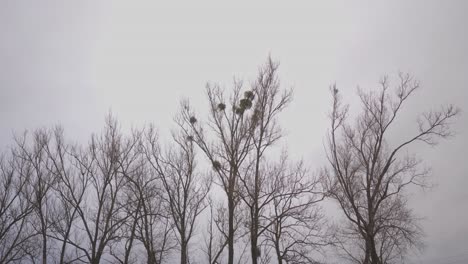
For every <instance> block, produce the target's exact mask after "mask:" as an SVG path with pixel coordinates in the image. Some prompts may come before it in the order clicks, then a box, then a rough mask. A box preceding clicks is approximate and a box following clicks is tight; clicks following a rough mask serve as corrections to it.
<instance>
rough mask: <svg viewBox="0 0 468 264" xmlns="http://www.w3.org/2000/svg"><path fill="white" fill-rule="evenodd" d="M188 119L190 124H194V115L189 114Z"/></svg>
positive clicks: (195, 120)
mask: <svg viewBox="0 0 468 264" xmlns="http://www.w3.org/2000/svg"><path fill="white" fill-rule="evenodd" d="M189 121H190V124H192V125H193V124H195V123H196V122H197V119H196V118H195V117H194V116H191V117H190V119H189Z"/></svg>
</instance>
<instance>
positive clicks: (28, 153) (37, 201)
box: [16, 129, 57, 264]
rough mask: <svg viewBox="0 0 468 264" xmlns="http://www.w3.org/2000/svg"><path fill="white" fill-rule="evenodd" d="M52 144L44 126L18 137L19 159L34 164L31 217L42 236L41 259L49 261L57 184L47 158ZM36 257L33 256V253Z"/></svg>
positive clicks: (30, 182)
mask: <svg viewBox="0 0 468 264" xmlns="http://www.w3.org/2000/svg"><path fill="white" fill-rule="evenodd" d="M50 144H51V133H50V131H47V130H45V129H38V130H36V131H34V133H32V138H29V137H28V134H27V133H25V134H24V136H23V137H21V138H17V139H16V146H17V150H18V151H17V152H16V158H19V159H22V160H23V161H24V162H26V163H28V166H30V167H31V171H30V175H29V177H28V179H29V180H28V185H27V186H26V187H27V191H28V192H29V193H30V194H31V195H30V196H28V197H30V201H29V203H30V205H31V206H32V208H33V215H32V217H31V218H30V222H31V227H33V228H34V229H35V232H36V234H38V235H39V236H40V240H39V241H40V245H41V251H40V256H37V258H39V259H40V262H42V263H43V264H46V263H48V255H49V254H50V252H51V246H52V245H51V242H52V241H50V238H49V236H50V235H49V233H50V232H49V231H50V229H51V228H52V226H53V225H54V221H55V218H56V217H55V212H54V211H55V208H54V206H55V197H54V195H53V192H52V191H53V188H54V185H55V184H56V183H57V178H56V177H55V174H54V173H52V171H51V168H52V164H51V160H50V159H49V157H48V149H49V146H50ZM31 257H33V258H35V257H34V256H31Z"/></svg>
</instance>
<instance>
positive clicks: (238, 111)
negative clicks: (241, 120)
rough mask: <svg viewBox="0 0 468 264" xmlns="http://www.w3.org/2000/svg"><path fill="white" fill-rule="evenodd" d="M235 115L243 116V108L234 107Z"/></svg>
mask: <svg viewBox="0 0 468 264" xmlns="http://www.w3.org/2000/svg"><path fill="white" fill-rule="evenodd" d="M236 114H238V115H242V114H244V108H240V107H236Z"/></svg>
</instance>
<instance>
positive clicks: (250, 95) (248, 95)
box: [244, 91, 255, 100]
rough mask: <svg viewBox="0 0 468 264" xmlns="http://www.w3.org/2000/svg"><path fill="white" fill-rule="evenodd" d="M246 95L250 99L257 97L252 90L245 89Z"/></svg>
mask: <svg viewBox="0 0 468 264" xmlns="http://www.w3.org/2000/svg"><path fill="white" fill-rule="evenodd" d="M244 97H245V98H246V99H249V100H253V99H254V97H255V94H254V93H253V92H252V91H245V92H244Z"/></svg>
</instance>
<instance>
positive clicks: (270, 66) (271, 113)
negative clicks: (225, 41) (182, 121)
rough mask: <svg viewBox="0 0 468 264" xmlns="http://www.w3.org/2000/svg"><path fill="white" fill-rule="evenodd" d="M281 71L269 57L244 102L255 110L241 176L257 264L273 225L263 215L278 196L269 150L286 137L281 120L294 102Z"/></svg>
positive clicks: (254, 259)
mask: <svg viewBox="0 0 468 264" xmlns="http://www.w3.org/2000/svg"><path fill="white" fill-rule="evenodd" d="M277 70H278V63H276V62H274V61H273V60H272V59H271V58H270V57H269V58H268V60H267V63H266V64H265V65H264V66H263V67H262V68H261V69H260V71H259V73H258V77H257V80H256V81H255V82H254V83H253V89H252V91H248V92H246V93H245V98H244V99H242V100H241V102H244V101H245V100H247V101H246V102H251V103H248V104H252V108H253V114H252V115H251V116H250V123H251V130H250V133H251V134H250V136H251V142H252V150H251V152H250V153H249V160H248V161H249V163H248V164H247V166H245V167H244V169H243V170H242V172H241V177H240V180H241V182H242V184H243V189H244V191H243V195H242V199H243V201H244V203H245V204H246V206H247V208H248V210H249V221H248V225H249V235H250V253H251V259H252V263H253V264H256V263H257V259H258V257H259V256H258V253H259V245H258V243H259V237H260V236H261V235H262V234H263V233H264V232H265V231H266V230H267V228H268V226H269V223H266V224H265V223H264V224H263V226H261V223H260V219H261V217H262V215H261V214H262V211H263V210H264V208H265V207H266V206H268V205H269V204H270V203H271V202H272V201H273V197H274V193H273V192H270V189H269V188H268V186H266V185H267V184H268V182H270V181H271V180H272V178H271V177H270V176H271V175H270V174H268V173H263V172H262V164H263V163H265V162H268V160H267V157H266V155H267V154H268V149H269V148H271V146H273V145H274V144H275V143H276V142H277V141H278V140H279V139H280V138H281V137H282V132H281V128H280V127H279V125H278V121H277V117H278V114H279V113H280V112H281V111H282V110H284V108H285V107H286V106H287V105H288V104H289V102H290V101H291V99H292V91H291V90H284V91H281V89H280V83H279V80H278V77H277ZM254 99H255V100H254ZM244 104H245V103H244Z"/></svg>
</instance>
